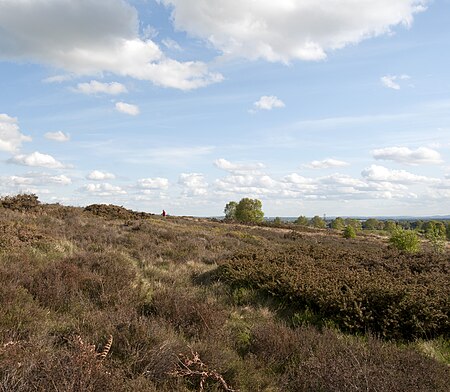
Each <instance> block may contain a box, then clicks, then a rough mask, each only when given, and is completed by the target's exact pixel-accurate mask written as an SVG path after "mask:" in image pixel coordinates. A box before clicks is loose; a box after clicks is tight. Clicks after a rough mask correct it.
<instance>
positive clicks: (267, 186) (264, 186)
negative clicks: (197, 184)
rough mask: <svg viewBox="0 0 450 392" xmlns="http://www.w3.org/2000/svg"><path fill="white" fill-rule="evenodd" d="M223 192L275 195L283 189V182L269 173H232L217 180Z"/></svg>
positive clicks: (219, 188)
mask: <svg viewBox="0 0 450 392" xmlns="http://www.w3.org/2000/svg"><path fill="white" fill-rule="evenodd" d="M215 187H216V189H217V190H218V191H220V192H221V193H235V194H240V195H270V194H272V195H274V194H278V193H279V192H280V191H281V188H282V184H280V183H279V182H278V181H276V180H274V179H273V178H271V177H270V176H268V175H264V174H263V175H251V174H247V175H231V176H227V177H225V178H222V179H217V180H216V181H215Z"/></svg>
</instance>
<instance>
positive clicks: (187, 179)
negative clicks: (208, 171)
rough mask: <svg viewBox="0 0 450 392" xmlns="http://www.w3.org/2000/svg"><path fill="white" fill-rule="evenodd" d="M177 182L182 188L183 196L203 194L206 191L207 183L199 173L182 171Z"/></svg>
mask: <svg viewBox="0 0 450 392" xmlns="http://www.w3.org/2000/svg"><path fill="white" fill-rule="evenodd" d="M178 183H179V184H180V185H181V186H182V187H183V188H184V189H183V194H184V195H185V196H205V195H206V194H207V193H208V183H207V182H206V180H205V176H204V175H203V174H201V173H182V174H180V177H179V179H178Z"/></svg>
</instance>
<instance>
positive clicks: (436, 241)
mask: <svg viewBox="0 0 450 392" xmlns="http://www.w3.org/2000/svg"><path fill="white" fill-rule="evenodd" d="M438 223H440V222H438ZM425 237H426V238H427V240H428V241H430V244H431V247H432V249H433V251H434V252H436V253H443V252H444V251H445V241H446V228H445V226H444V225H443V224H436V223H435V222H430V224H429V226H428V227H427V231H426V233H425Z"/></svg>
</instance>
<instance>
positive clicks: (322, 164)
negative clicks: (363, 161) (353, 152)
mask: <svg viewBox="0 0 450 392" xmlns="http://www.w3.org/2000/svg"><path fill="white" fill-rule="evenodd" d="M348 165H349V164H348V163H347V162H344V161H339V160H337V159H333V158H328V159H324V160H323V161H312V162H310V163H308V164H306V165H304V166H305V167H307V168H309V169H329V168H331V167H344V166H348Z"/></svg>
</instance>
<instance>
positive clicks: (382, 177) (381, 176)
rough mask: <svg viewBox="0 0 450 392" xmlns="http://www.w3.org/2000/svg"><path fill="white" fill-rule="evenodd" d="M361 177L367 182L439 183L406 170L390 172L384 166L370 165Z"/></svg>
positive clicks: (434, 179)
mask: <svg viewBox="0 0 450 392" xmlns="http://www.w3.org/2000/svg"><path fill="white" fill-rule="evenodd" d="M361 175H362V176H363V177H364V178H365V179H366V180H368V181H381V182H393V183H396V182H398V183H401V184H414V183H439V182H440V180H439V179H437V178H430V177H425V176H419V175H416V174H413V173H410V172H408V171H406V170H390V169H388V168H386V167H384V166H378V165H371V166H370V167H368V168H366V169H364V170H363V171H362V172H361Z"/></svg>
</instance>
